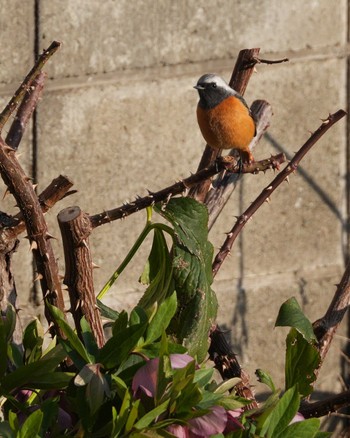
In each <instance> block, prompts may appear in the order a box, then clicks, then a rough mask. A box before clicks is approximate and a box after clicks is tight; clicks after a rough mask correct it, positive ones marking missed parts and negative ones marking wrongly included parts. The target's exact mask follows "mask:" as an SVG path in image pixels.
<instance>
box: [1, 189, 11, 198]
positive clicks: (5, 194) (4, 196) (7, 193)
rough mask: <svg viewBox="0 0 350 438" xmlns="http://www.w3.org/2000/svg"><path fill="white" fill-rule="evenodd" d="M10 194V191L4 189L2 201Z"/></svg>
mask: <svg viewBox="0 0 350 438" xmlns="http://www.w3.org/2000/svg"><path fill="white" fill-rule="evenodd" d="M10 193H11V192H10V190H9V189H8V188H6V190H5V193H4V195H3V197H2V200H4V199H5V198H6V196H7V195H9V194H10Z"/></svg>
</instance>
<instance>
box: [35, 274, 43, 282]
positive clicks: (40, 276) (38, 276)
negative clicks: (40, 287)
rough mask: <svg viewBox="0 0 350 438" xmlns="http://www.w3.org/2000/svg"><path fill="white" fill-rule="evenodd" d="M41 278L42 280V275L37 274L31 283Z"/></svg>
mask: <svg viewBox="0 0 350 438" xmlns="http://www.w3.org/2000/svg"><path fill="white" fill-rule="evenodd" d="M43 278H44V277H43V275H42V274H40V273H39V272H38V273H37V274H36V276H35V278H34V280H33V283H35V282H36V281H39V280H42V279H43Z"/></svg>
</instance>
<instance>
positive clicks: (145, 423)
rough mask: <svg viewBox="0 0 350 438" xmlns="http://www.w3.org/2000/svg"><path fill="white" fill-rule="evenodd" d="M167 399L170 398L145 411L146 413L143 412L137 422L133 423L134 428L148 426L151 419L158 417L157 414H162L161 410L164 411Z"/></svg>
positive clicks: (167, 403)
mask: <svg viewBox="0 0 350 438" xmlns="http://www.w3.org/2000/svg"><path fill="white" fill-rule="evenodd" d="M169 401H170V400H169V399H168V400H166V401H165V402H164V403H162V404H160V405H159V406H157V407H155V408H154V409H152V410H151V411H149V412H147V414H145V415H144V416H143V417H142V418H140V420H139V421H138V422H137V423H135V424H134V427H135V429H138V430H141V429H144V428H145V427H147V426H149V425H150V424H151V423H152V421H153V420H155V419H156V418H157V417H159V415H161V414H163V412H166V410H167V408H168V405H169Z"/></svg>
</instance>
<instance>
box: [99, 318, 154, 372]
mask: <svg viewBox="0 0 350 438" xmlns="http://www.w3.org/2000/svg"><path fill="white" fill-rule="evenodd" d="M146 327H147V324H135V325H132V326H131V327H127V328H126V329H124V330H121V331H120V332H119V333H116V334H115V335H113V337H112V338H110V339H109V340H108V341H107V342H106V344H105V345H104V346H103V347H102V348H101V350H100V354H99V362H101V363H102V364H103V366H104V368H107V369H111V368H115V367H117V366H118V365H120V364H121V363H122V362H123V361H124V360H125V359H126V358H127V357H128V355H129V354H130V353H131V351H132V350H133V349H134V348H135V346H136V344H137V342H138V341H139V339H140V338H141V337H142V335H143V334H144V332H145V330H146Z"/></svg>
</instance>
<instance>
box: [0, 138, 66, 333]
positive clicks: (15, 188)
mask: <svg viewBox="0 0 350 438" xmlns="http://www.w3.org/2000/svg"><path fill="white" fill-rule="evenodd" d="M0 173H1V177H2V179H3V180H4V183H5V184H6V186H7V188H8V190H9V191H10V192H11V193H12V194H13V196H14V197H15V199H16V201H17V205H18V207H19V208H20V210H21V212H22V214H23V218H24V221H25V223H26V228H27V232H28V238H29V240H30V244H31V249H32V250H33V253H34V256H35V260H36V264H37V269H38V274H39V277H40V283H41V288H42V292H43V297H44V298H45V299H46V300H47V301H48V302H49V303H50V304H53V305H54V306H56V307H58V308H59V309H60V310H62V311H64V301H63V295H62V289H61V283H60V279H59V274H58V266H57V262H56V258H55V256H54V252H53V249H52V245H51V242H50V238H51V236H50V234H49V233H48V228H47V224H46V221H45V218H44V215H43V212H42V210H41V207H40V203H39V200H38V197H37V195H36V193H35V191H34V188H33V185H32V183H31V180H30V178H28V177H27V175H26V174H25V172H24V170H23V169H22V167H21V166H20V164H19V163H18V160H17V158H16V156H15V151H14V150H13V149H12V148H11V147H9V146H7V145H6V144H5V143H4V141H3V140H2V139H1V137H0ZM45 315H46V318H47V320H48V321H49V322H54V321H53V320H52V317H51V313H50V312H49V311H48V309H46V307H45ZM55 328H56V333H55V334H57V333H58V334H59V335H60V336H62V337H63V336H64V335H63V333H62V331H61V330H60V328H59V327H58V326H56V327H55ZM53 334H54V332H53Z"/></svg>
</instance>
